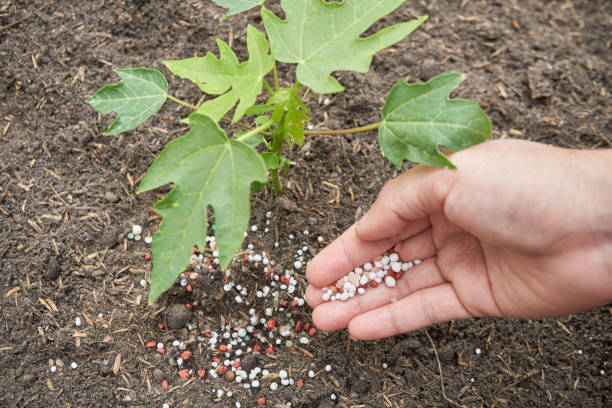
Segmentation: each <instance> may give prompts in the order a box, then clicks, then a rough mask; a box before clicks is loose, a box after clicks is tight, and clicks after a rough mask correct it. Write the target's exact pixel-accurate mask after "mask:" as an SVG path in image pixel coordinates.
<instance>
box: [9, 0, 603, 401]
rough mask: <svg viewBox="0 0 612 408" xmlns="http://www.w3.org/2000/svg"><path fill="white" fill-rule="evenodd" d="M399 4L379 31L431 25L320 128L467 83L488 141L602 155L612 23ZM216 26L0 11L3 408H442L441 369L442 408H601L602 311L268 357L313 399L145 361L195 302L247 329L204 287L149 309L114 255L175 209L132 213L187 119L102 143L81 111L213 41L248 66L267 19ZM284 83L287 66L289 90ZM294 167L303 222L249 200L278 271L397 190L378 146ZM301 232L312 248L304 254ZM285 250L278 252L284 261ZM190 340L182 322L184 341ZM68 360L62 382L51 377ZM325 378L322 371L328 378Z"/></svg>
mask: <svg viewBox="0 0 612 408" xmlns="http://www.w3.org/2000/svg"><path fill="white" fill-rule="evenodd" d="M408 3H409V4H406V5H404V6H402V7H401V8H400V9H399V10H398V11H397V12H396V13H394V14H393V15H392V16H390V17H388V18H386V19H385V20H384V21H383V22H381V23H380V24H379V25H378V26H377V27H382V26H384V25H386V24H389V23H392V22H398V21H401V20H405V19H408V18H412V17H415V16H419V15H422V14H429V16H430V19H429V21H428V22H427V23H426V24H425V25H424V26H423V27H422V28H420V29H419V30H417V31H416V32H415V33H414V34H413V35H412V36H411V37H410V38H409V39H407V40H405V41H403V42H401V43H400V44H397V45H396V46H394V47H393V48H392V49H389V50H387V51H385V52H382V53H381V54H379V55H377V56H375V57H374V60H373V64H372V69H371V72H370V73H369V74H367V75H366V74H353V73H339V74H338V75H337V76H338V78H339V80H340V82H341V83H343V84H345V85H346V86H347V92H345V93H342V94H337V95H333V96H331V97H330V99H331V103H330V104H329V105H325V104H324V103H323V98H320V97H318V96H316V95H311V96H310V97H309V99H308V101H307V102H308V105H309V107H310V108H311V109H312V111H313V113H314V114H313V117H312V119H311V124H312V125H313V126H314V127H315V129H324V128H329V129H336V128H341V127H352V126H354V125H365V124H368V123H371V122H373V121H377V120H379V119H378V118H379V110H380V107H381V106H382V103H383V100H384V98H385V95H386V93H387V92H388V90H389V89H390V87H391V86H392V85H393V83H395V82H396V81H397V80H398V79H399V78H401V77H405V78H407V79H408V80H409V81H415V80H426V79H428V78H430V77H431V76H433V75H435V74H439V73H441V72H445V71H459V72H463V73H465V74H466V77H467V79H466V81H465V82H464V84H463V85H462V86H461V87H460V89H459V90H458V91H457V92H456V95H457V96H462V97H469V98H473V99H476V100H478V101H479V102H480V103H481V105H482V106H483V107H484V109H485V110H486V111H487V112H488V114H489V115H490V116H491V119H492V120H493V124H494V136H493V137H494V138H505V137H516V138H524V139H530V140H538V141H541V142H545V143H550V144H554V145H558V146H564V147H574V148H603V147H611V142H610V139H611V138H612V122H611V119H610V118H611V117H612V116H611V113H612V104H611V103H610V92H611V91H612V89H611V85H612V77H611V75H610V67H611V66H612V53H611V51H610V47H611V42H612V37H611V36H610V33H612V3H611V2H609V1H607V0H580V1H578V0H576V1H571V0H566V1H536V0H530V1H519V0H509V1H492V0H488V1H485V0H481V1H479V0H471V1H470V0H463V1H461V2H459V1H451V0H447V1H432V2H426V1H411V2H408ZM222 13H223V11H222V10H221V9H219V8H217V7H215V6H213V5H212V3H211V2H208V1H195V0H194V1H177V0H172V1H157V0H154V1H142V0H123V1H112V2H109V1H103V0H90V1H85V2H72V1H66V0H51V1H47V0H44V1H43V0H31V1H30V0H0V231H1V234H0V295H1V296H0V306H1V309H0V315H1V321H0V384H1V390H2V393H0V406H2V407H22V406H30V407H94V406H96V407H98V406H122V405H131V406H142V407H161V406H162V404H163V403H168V404H169V405H170V406H171V407H217V406H219V407H230V406H232V407H233V406H234V403H235V401H241V403H242V406H243V407H251V406H255V404H256V402H255V401H256V400H257V398H259V397H261V396H266V397H267V406H279V407H280V406H289V405H288V403H291V406H292V407H327V406H331V405H333V404H334V402H333V401H332V400H331V398H330V395H331V394H332V393H334V394H335V395H336V396H337V397H338V399H337V401H336V402H335V403H336V404H337V405H338V406H342V407H350V406H353V407H403V406H410V407H412V406H423V407H430V406H451V404H450V403H449V402H447V401H446V400H445V397H444V394H443V390H442V387H441V382H440V379H441V376H440V371H439V366H438V362H437V360H436V355H435V353H434V350H437V353H438V355H439V363H440V366H441V369H442V373H443V378H444V389H445V392H446V396H447V397H448V398H449V399H451V400H454V401H456V402H457V403H459V404H462V405H464V406H470V407H472V406H474V407H480V406H484V407H494V406H496V407H501V406H508V407H544V406H553V407H556V406H560V407H570V406H584V407H606V406H610V404H611V397H610V395H611V382H610V376H609V372H610V369H611V367H610V366H611V364H612V363H611V360H610V355H609V351H610V349H611V346H612V324H611V322H612V316H611V312H612V309H610V308H609V306H608V307H604V308H599V309H597V310H593V311H591V312H588V313H582V314H579V315H573V316H568V317H564V318H561V319H558V320H542V321H538V320H535V321H534V320H500V319H474V320H468V321H456V322H453V323H447V324H440V325H437V326H435V327H431V328H429V329H428V331H427V332H426V331H423V330H422V331H418V332H415V333H410V334H406V335H402V336H397V337H395V338H391V339H386V340H381V341H376V342H358V341H354V340H350V339H349V337H348V334H347V332H346V331H338V332H335V333H317V334H316V335H314V336H312V337H311V339H310V343H309V344H308V345H307V346H304V347H302V349H298V348H296V347H292V348H288V347H278V348H277V350H276V355H275V356H274V357H269V356H266V355H265V354H264V353H262V354H261V355H260V356H259V357H258V360H259V361H251V362H249V363H248V364H258V365H260V366H262V368H263V367H267V368H268V369H269V370H270V371H271V372H278V370H279V369H281V368H284V369H288V368H290V369H291V370H292V374H291V375H292V377H293V378H295V379H296V380H297V379H298V378H302V379H303V380H304V386H303V387H302V388H297V387H295V386H289V387H283V386H281V387H280V388H279V389H278V390H277V391H271V390H270V389H269V387H268V385H269V382H270V381H269V380H263V381H262V387H261V388H260V389H258V390H246V389H243V388H241V387H240V386H238V385H237V384H235V383H234V384H228V383H226V382H225V381H224V380H222V379H218V380H214V379H212V378H210V377H208V376H207V377H206V378H205V379H199V378H197V376H195V377H193V378H192V379H190V380H183V379H181V378H180V377H179V376H178V375H177V368H176V367H174V366H172V361H171V360H170V358H171V357H172V356H171V355H172V354H173V353H174V356H175V357H176V353H177V351H176V350H169V352H168V355H164V356H162V355H161V354H158V353H155V352H154V351H152V350H151V349H147V348H146V347H144V346H145V343H146V342H148V341H151V340H153V341H161V342H166V344H169V343H170V342H172V340H173V339H177V338H178V339H183V340H187V339H188V338H189V335H190V333H189V332H188V330H187V329H186V328H183V329H181V330H177V331H171V330H168V329H166V328H162V329H160V328H159V327H160V325H159V324H160V323H166V311H165V310H164V309H165V308H166V307H167V306H170V305H172V304H185V303H188V302H190V303H192V304H194V303H193V302H196V303H195V305H196V306H194V312H195V311H196V310H200V311H202V312H203V314H204V316H205V317H206V318H207V319H208V320H206V319H204V320H205V321H204V322H203V323H204V324H205V325H208V326H210V327H211V328H213V327H215V325H216V326H217V327H218V326H219V324H220V323H219V321H220V320H221V321H224V319H227V320H230V318H229V316H228V315H229V314H231V313H232V312H233V313H234V315H233V316H234V317H233V319H237V318H238V317H239V316H238V315H239V311H238V308H237V306H236V304H235V303H232V302H229V301H228V300H227V299H221V300H216V298H215V296H217V294H218V293H220V285H221V282H219V281H218V280H215V281H211V280H208V279H206V280H198V281H197V282H196V283H194V287H193V291H192V292H187V291H186V288H185V287H182V286H180V285H178V284H177V285H176V286H175V287H174V288H173V289H172V290H171V291H170V292H169V293H168V294H166V295H164V296H163V297H162V298H161V299H160V300H159V301H158V302H157V303H156V304H155V305H153V306H152V307H147V305H146V299H147V289H146V288H143V287H141V286H140V285H139V281H140V280H141V279H143V278H147V277H148V275H149V274H150V269H151V265H150V262H146V261H145V260H144V258H143V255H144V254H145V253H147V252H148V251H149V250H148V248H147V246H146V245H145V244H144V243H143V242H142V241H141V242H134V241H128V240H125V239H124V234H125V233H126V232H128V231H129V230H130V229H131V226H132V225H133V224H136V223H138V224H140V225H143V226H144V229H145V235H146V234H152V233H153V232H154V231H155V229H156V227H157V225H158V222H159V217H158V216H157V215H156V214H155V213H154V212H152V210H151V206H152V204H153V203H154V202H155V201H156V200H157V199H159V198H160V197H161V196H162V195H163V193H164V192H166V191H167V189H166V190H164V191H158V192H156V193H147V194H143V195H139V196H137V195H136V194H135V190H136V186H137V184H138V182H139V181H140V179H141V177H142V176H143V174H144V173H145V171H146V170H147V168H148V166H149V165H150V164H151V162H152V161H153V159H154V157H155V156H156V155H157V153H159V151H160V150H161V149H162V148H163V146H164V145H165V144H166V143H167V142H168V141H169V140H171V139H173V138H175V137H177V136H179V135H181V134H182V133H184V131H185V128H184V127H182V126H181V125H180V124H179V123H178V119H179V118H181V117H182V116H184V115H185V114H186V113H187V112H185V111H184V109H183V108H180V107H177V106H176V105H172V104H170V103H168V104H167V105H165V106H164V108H163V109H162V111H161V112H160V113H159V114H158V115H156V116H155V117H154V118H153V119H151V120H150V121H148V122H147V123H146V124H144V125H142V126H140V127H139V128H138V129H137V130H135V131H132V132H129V133H128V134H125V135H123V136H119V137H105V136H102V132H103V130H104V129H105V128H106V127H107V126H108V124H109V123H110V121H111V120H112V118H111V117H101V116H100V115H98V114H97V113H96V112H94V111H93V109H91V107H90V106H88V105H87V104H86V103H85V102H84V100H85V99H86V98H87V97H88V96H90V95H92V93H93V92H95V90H96V89H97V88H99V87H100V86H102V85H103V84H106V83H110V82H116V81H117V76H116V75H115V74H114V73H113V72H112V68H113V67H130V66H144V67H154V68H158V69H161V70H162V71H163V72H164V73H166V74H167V71H165V70H164V68H163V66H162V63H161V62H162V61H163V60H166V59H179V58H186V57H190V56H193V55H196V54H198V55H203V54H204V52H205V51H208V50H210V51H213V52H217V49H216V46H215V43H214V41H215V38H217V37H219V38H221V39H223V40H225V41H228V42H230V43H232V44H233V46H234V47H235V48H236V49H237V50H238V54H239V56H240V57H241V58H244V57H245V56H246V50H245V43H244V42H245V41H244V33H245V29H246V23H247V22H248V23H250V24H253V25H255V26H258V27H261V21H260V20H261V19H260V18H259V17H258V15H257V13H256V12H250V13H246V14H245V15H240V16H237V17H234V18H232V19H230V20H221V19H220V17H221V15H222ZM290 69H291V67H288V66H282V67H281V74H285V76H286V74H287V73H288V72H289V70H290ZM168 77H169V78H170V76H169V75H168ZM286 77H287V78H290V77H289V76H286ZM170 89H171V90H172V92H173V93H174V94H175V95H177V96H179V97H181V98H184V99H186V100H189V101H191V102H193V103H196V102H197V101H198V99H199V94H198V90H197V89H196V87H194V86H192V85H190V84H189V83H187V82H183V81H179V80H177V79H170ZM289 156H290V157H291V158H292V159H293V160H294V161H296V162H297V163H298V166H297V167H296V168H294V169H292V171H291V172H290V175H289V176H288V177H286V178H285V180H284V182H285V186H286V191H287V197H288V199H289V200H291V201H293V202H294V203H296V204H297V206H298V207H299V209H298V210H288V209H286V207H287V206H285V207H284V208H283V207H282V206H279V205H277V204H275V203H274V200H273V199H272V197H271V196H270V194H268V193H267V192H265V191H264V192H261V193H259V194H258V195H257V196H256V197H254V199H253V210H252V213H253V214H252V217H253V220H252V223H253V224H257V225H259V226H260V231H261V230H263V228H262V226H263V225H264V224H265V214H266V212H267V211H273V213H274V214H273V216H272V222H271V227H270V228H271V232H270V233H268V234H265V233H263V232H261V233H257V234H254V235H253V234H251V235H250V239H252V240H253V241H254V243H256V248H257V249H258V250H265V251H266V252H267V253H269V254H270V256H271V257H272V258H273V259H275V260H276V261H277V262H278V263H279V264H280V265H287V266H290V265H292V264H293V261H294V254H295V252H296V250H297V249H298V248H299V247H300V246H302V245H303V244H306V245H309V246H310V247H311V249H310V252H309V253H308V254H307V259H309V258H310V257H312V255H313V254H314V253H315V252H316V251H317V250H318V249H319V248H320V247H321V245H319V244H318V243H317V242H316V237H317V236H318V235H321V236H323V237H324V238H325V242H328V241H330V240H331V239H333V238H334V237H336V236H337V235H338V234H340V233H341V232H342V231H343V230H344V229H345V228H347V227H348V226H349V225H350V224H351V223H352V222H353V221H354V220H355V219H356V218H358V217H359V216H360V214H363V213H364V211H365V210H366V209H367V208H368V206H369V204H371V202H372V201H373V200H374V198H375V196H376V194H377V192H378V190H379V189H380V188H381V186H382V185H383V183H384V182H385V180H388V179H389V178H391V177H393V176H394V175H396V174H397V172H396V171H395V170H394V169H393V167H392V165H391V164H390V163H389V162H387V161H386V160H385V159H384V158H383V157H382V156H381V154H380V149H379V147H378V145H377V142H376V134H375V132H368V133H364V134H357V135H349V136H344V137H338V136H319V137H312V138H310V139H309V140H307V142H306V144H305V146H304V147H303V148H302V149H301V150H300V151H296V152H290V153H289ZM305 229H308V230H309V231H310V235H308V236H303V235H302V234H301V231H303V230H305ZM290 233H293V234H295V235H296V236H297V237H298V238H296V239H294V240H290V239H289V238H288V235H289V234H290ZM275 240H278V241H280V243H281V248H279V249H274V247H273V242H274V241H275ZM247 266H248V265H247ZM247 266H245V271H246V272H244V273H241V274H239V275H238V277H237V280H238V281H240V282H241V283H242V284H243V285H245V286H246V287H248V288H253V287H255V285H259V286H261V285H262V284H263V282H264V280H263V277H262V276H261V274H258V275H255V274H253V273H252V272H251V271H249V269H248V268H247ZM264 306H269V305H267V304H266V305H264V304H263V302H260V303H257V307H258V308H262V307H264ZM245 308H246V309H244V310H248V307H246V306H245ZM296 310H299V311H296ZM296 310H294V311H292V314H293V315H292V317H291V318H292V319H295V320H298V319H299V320H301V321H303V322H307V321H308V319H309V310H308V309H307V308H299V309H296ZM77 316H79V317H80V318H81V319H82V326H81V327H75V317H77ZM98 316H102V317H98ZM279 316H280V317H279V319H282V318H284V319H285V320H286V319H287V318H286V317H284V315H282V314H280V313H279ZM198 319H199V317H198V316H197V314H196V313H192V314H191V316H190V322H191V323H192V324H195V323H196V321H198ZM199 320H200V321H202V319H199ZM201 323H202V322H201ZM196 331H197V330H195V329H194V330H193V332H196ZM191 334H193V333H191ZM198 334H199V332H198ZM428 336H431V339H432V340H433V344H434V345H435V349H434V348H433V346H432V343H431V342H430V340H429V338H428ZM189 347H190V349H191V350H192V351H193V352H194V359H193V361H192V365H193V368H200V367H201V368H204V369H208V368H210V361H211V358H212V355H211V353H210V351H209V350H208V349H207V348H206V347H200V348H198V345H197V342H195V343H190V344H189ZM477 348H480V349H481V350H482V353H481V354H480V355H477V354H475V350H476V349H477ZM579 350H582V353H579ZM119 355H120V357H119V358H120V364H119V365H118V366H115V363H116V362H117V361H118V360H119V358H118V357H117V356H119ZM249 358H250V357H249ZM56 359H61V360H62V361H63V362H64V364H65V366H64V367H63V368H58V370H57V372H55V373H52V372H51V371H50V360H52V363H53V364H56ZM247 360H248V359H247ZM73 361H74V362H76V363H77V365H78V367H77V368H76V369H74V370H73V369H71V368H70V367H69V365H70V363H71V362H73ZM383 363H386V364H387V365H388V368H386V369H385V368H383ZM325 364H331V365H332V366H333V369H332V371H331V372H329V373H327V372H324V371H323V372H321V370H322V367H323V366H324V365H325ZM311 367H312V368H313V369H314V371H315V372H317V373H319V374H318V375H317V377H315V378H313V379H310V378H308V377H307V376H306V372H307V371H308V370H309V369H310V368H311ZM114 368H117V370H115V371H116V372H114V371H113V369H114ZM601 370H604V371H605V374H601V372H602V371H601ZM164 378H166V379H167V381H168V383H169V389H168V391H163V390H162V388H161V380H162V379H164ZM220 388H221V389H224V390H225V391H232V392H233V396H232V397H227V396H223V397H222V398H216V394H214V393H213V391H212V390H213V389H220ZM126 397H127V398H126Z"/></svg>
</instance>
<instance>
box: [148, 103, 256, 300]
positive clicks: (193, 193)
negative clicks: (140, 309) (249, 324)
mask: <svg viewBox="0 0 612 408" xmlns="http://www.w3.org/2000/svg"><path fill="white" fill-rule="evenodd" d="M189 127H190V129H189V132H188V133H187V134H186V135H185V136H182V137H180V138H178V139H176V140H173V141H172V142H170V143H168V145H167V146H166V147H165V148H164V149H163V150H162V152H161V153H160V155H159V156H158V157H157V159H156V160H155V161H154V162H153V164H152V165H151V167H150V168H149V170H148V171H147V174H146V175H145V177H144V178H143V180H142V182H141V183H140V187H139V189H138V193H141V192H143V191H148V190H152V189H155V188H158V187H161V186H163V185H166V184H168V183H171V182H173V183H174V184H175V186H174V188H173V189H172V190H171V191H170V193H169V194H168V195H167V196H166V197H164V198H163V199H162V200H160V201H158V202H157V203H155V206H154V209H155V210H156V211H157V212H159V213H160V214H161V215H162V216H163V221H162V223H161V225H160V226H159V230H158V231H157V233H156V234H155V236H154V237H153V242H152V244H151V249H152V251H153V273H152V276H151V291H150V293H149V304H151V303H153V302H154V301H155V300H156V299H157V298H158V297H159V296H160V295H161V294H162V293H164V292H165V291H166V290H168V289H169V288H170V287H171V286H172V284H173V283H174V281H175V280H176V278H177V276H179V275H180V274H181V272H183V271H184V270H185V268H186V267H187V265H188V264H189V257H190V256H191V249H192V247H193V246H194V245H196V246H197V247H198V248H200V249H203V248H204V247H205V245H206V242H205V237H206V231H207V226H208V220H207V208H208V206H211V207H212V208H213V210H214V213H215V237H216V242H217V246H218V251H219V261H220V265H219V267H220V268H221V269H225V268H227V266H228V265H229V263H230V261H231V260H232V257H233V256H234V254H235V253H236V252H237V251H238V250H239V249H240V245H241V243H242V240H243V238H244V232H245V231H246V228H247V226H248V222H249V193H250V186H251V183H252V182H254V181H256V182H265V181H266V179H267V170H266V167H265V164H264V162H263V160H262V159H261V157H260V155H259V154H258V153H257V152H256V151H255V149H253V147H251V146H250V145H248V144H247V143H243V142H240V141H237V140H235V139H229V138H228V137H227V135H226V134H225V132H223V130H221V128H220V127H219V125H218V124H217V123H216V122H214V121H213V120H212V119H211V118H209V117H208V116H204V115H200V114H198V113H193V114H191V115H190V116H189Z"/></svg>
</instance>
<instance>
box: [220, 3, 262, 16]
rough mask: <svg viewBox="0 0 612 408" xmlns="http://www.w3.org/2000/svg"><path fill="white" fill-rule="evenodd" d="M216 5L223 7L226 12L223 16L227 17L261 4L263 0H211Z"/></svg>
mask: <svg viewBox="0 0 612 408" xmlns="http://www.w3.org/2000/svg"><path fill="white" fill-rule="evenodd" d="M213 1H214V2H215V4H216V5H217V6H221V7H224V8H226V9H228V10H227V14H226V15H224V16H223V18H228V17H231V16H233V15H236V14H239V13H242V12H243V11H247V10H250V9H252V8H253V7H257V6H261V5H262V4H264V1H265V0H213Z"/></svg>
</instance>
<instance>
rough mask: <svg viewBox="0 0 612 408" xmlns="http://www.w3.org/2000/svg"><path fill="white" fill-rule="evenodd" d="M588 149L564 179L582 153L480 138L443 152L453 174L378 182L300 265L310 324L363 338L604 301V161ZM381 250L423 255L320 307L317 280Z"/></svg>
mask: <svg viewBox="0 0 612 408" xmlns="http://www.w3.org/2000/svg"><path fill="white" fill-rule="evenodd" d="M600 153H601V152H588V154H591V155H593V156H592V157H589V158H588V159H589V160H587V164H588V167H586V168H585V169H584V171H583V172H582V173H579V174H580V177H572V175H573V174H575V173H576V169H577V168H578V169H580V168H581V167H582V164H584V162H585V159H586V158H585V157H582V156H581V154H587V152H580V153H575V152H573V151H566V150H562V149H555V148H551V147H546V146H542V145H539V144H535V143H529V142H519V141H501V142H492V143H486V144H484V145H481V146H477V147H475V148H472V149H468V150H466V151H464V152H461V153H458V154H456V155H454V156H453V161H454V162H455V163H456V164H457V166H458V167H459V169H460V170H459V171H450V170H437V169H430V168H425V167H418V168H415V169H413V170H410V171H408V172H406V173H404V174H403V175H402V176H400V177H398V178H397V179H395V180H392V181H390V182H389V183H387V185H386V186H385V187H384V188H383V190H382V191H381V193H380V195H379V197H378V199H377V200H376V202H375V203H374V204H373V206H372V208H371V209H370V211H369V212H368V214H367V215H366V216H365V217H364V218H363V219H362V220H360V221H359V222H358V223H357V224H356V225H353V226H352V227H350V228H349V229H348V230H347V231H346V232H345V233H344V234H343V235H342V236H341V237H339V238H338V239H337V240H335V241H334V242H333V243H332V244H330V245H329V246H328V247H327V248H325V249H324V250H323V251H321V253H320V254H319V255H317V257H316V258H315V259H313V260H312V261H311V262H310V264H309V266H308V270H307V277H308V280H309V282H310V284H311V286H309V287H308V290H307V294H306V296H307V300H308V303H309V304H310V305H311V306H312V307H313V308H314V312H313V320H314V322H315V324H316V325H317V326H318V327H319V328H321V329H323V330H327V331H329V330H335V329H339V328H343V327H347V326H348V328H349V331H350V332H351V334H352V335H353V336H354V337H357V338H360V339H375V338H381V337H387V336H391V335H394V334H398V333H404V332H407V331H410V330H415V329H418V328H421V327H425V326H428V325H431V324H434V323H439V322H443V321H448V320H453V319H461V318H468V317H473V316H505V317H530V318H535V317H544V316H558V315H563V314H568V313H573V312H578V311H582V310H586V309H588V308H591V307H593V306H596V305H599V304H603V303H605V302H608V301H610V300H612V299H611V296H612V234H611V233H610V230H611V229H612V228H611V227H612V226H611V224H610V219H609V218H606V215H608V216H609V210H608V209H606V205H610V199H611V197H612V193H611V192H612V186H610V185H605V184H604V185H603V186H602V185H601V182H602V180H600V179H599V178H598V176H597V175H598V174H599V171H601V170H602V169H600V168H599V167H598V166H599V161H598V159H600V156H602V157H601V160H602V163H606V162H607V161H609V152H604V153H603V154H600ZM606 154H607V155H608V157H606ZM572 160H577V163H574V164H573V167H572V166H571V165H572V163H571V161H572ZM602 165H604V166H605V164H602ZM576 166H577V167H576ZM593 166H595V168H594V169H593V168H592V167H593ZM608 166H609V165H608ZM603 170H605V169H603ZM608 174H609V173H608ZM591 181H592V182H593V183H594V187H596V189H595V190H593V191H590V190H589V189H588V188H587V187H588V185H589V184H590V182H591ZM607 183H609V182H607ZM601 188H604V191H607V192H608V194H607V195H606V194H603V195H601V194H598V193H597V191H598V190H599V189H601ZM605 188H608V190H605ZM608 208H609V207H608ZM390 248H395V250H396V252H398V254H399V255H400V258H401V259H402V260H404V261H408V260H412V259H422V260H423V262H422V263H421V264H419V265H418V266H416V267H414V268H412V269H410V270H409V271H408V272H407V273H406V274H405V275H404V277H403V278H402V279H400V280H399V281H398V282H397V286H396V287H394V288H388V287H386V286H385V287H382V286H381V287H379V288H377V289H370V290H368V291H366V293H365V294H364V295H363V296H356V297H354V298H352V299H351V300H349V301H347V302H332V303H322V301H321V289H320V288H321V287H323V286H325V285H329V284H332V283H333V282H335V281H336V280H337V279H338V278H339V277H341V276H343V275H344V274H346V273H347V272H349V271H351V270H352V269H354V268H355V267H356V266H359V265H361V264H363V263H364V262H367V261H368V260H370V259H372V258H374V257H376V256H377V255H379V254H380V253H382V252H384V251H385V250H388V249H390Z"/></svg>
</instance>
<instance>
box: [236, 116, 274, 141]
mask: <svg viewBox="0 0 612 408" xmlns="http://www.w3.org/2000/svg"><path fill="white" fill-rule="evenodd" d="M273 124H274V121H273V120H272V119H270V120H268V121H267V122H266V123H263V124H261V125H259V126H257V127H256V128H255V129H251V130H250V131H248V132H246V133H245V134H244V135H241V136H240V137H237V138H236V140H238V141H241V142H243V141H245V140H246V139H248V138H249V137H251V136H253V135H256V134H257V133H261V132H262V131H264V130H266V129H267V128H269V127H270V126H272V125H273Z"/></svg>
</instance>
